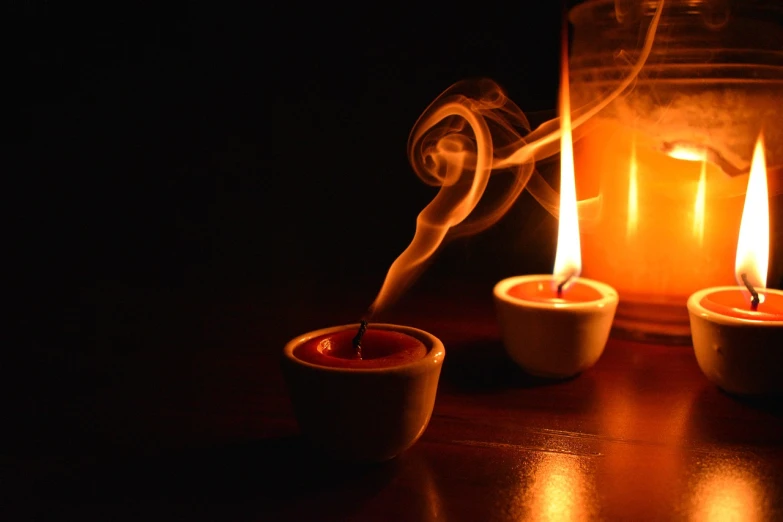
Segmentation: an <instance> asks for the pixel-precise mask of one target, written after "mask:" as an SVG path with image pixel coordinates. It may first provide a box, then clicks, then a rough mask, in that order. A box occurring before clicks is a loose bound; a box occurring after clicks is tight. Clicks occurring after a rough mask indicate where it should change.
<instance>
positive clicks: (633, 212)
mask: <svg viewBox="0 0 783 522" xmlns="http://www.w3.org/2000/svg"><path fill="white" fill-rule="evenodd" d="M638 226H639V165H638V163H637V162H636V138H635V137H634V140H633V142H632V143H631V163H630V165H629V167H628V221H627V223H626V228H625V235H626V238H630V237H631V236H633V235H634V234H635V233H636V229H637V227H638Z"/></svg>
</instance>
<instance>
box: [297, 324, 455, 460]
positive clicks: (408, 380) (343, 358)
mask: <svg viewBox="0 0 783 522" xmlns="http://www.w3.org/2000/svg"><path fill="white" fill-rule="evenodd" d="M445 354H446V352H445V349H444V347H443V343H442V342H441V341H440V340H439V339H438V338H437V337H435V336H434V335H432V334H430V333H428V332H425V331H423V330H419V329H417V328H412V327H409V326H400V325H392V324H383V323H372V324H370V325H367V324H366V323H364V322H362V323H361V324H351V325H343V326H335V327H331V328H324V329H322V330H315V331H312V332H309V333H306V334H304V335H301V336H298V337H296V338H294V339H292V340H291V341H289V342H288V343H287V344H286V346H285V348H284V350H283V372H284V376H285V379H286V383H287V385H288V389H289V392H290V397H291V403H292V406H293V409H294V414H295V415H296V419H297V421H298V423H299V427H300V429H301V432H302V435H303V436H304V437H305V438H306V439H307V440H308V441H309V442H310V444H311V446H312V447H314V448H315V449H316V450H317V451H319V452H321V453H323V454H325V455H327V456H329V457H331V458H334V459H339V460H349V461H365V462H379V461H384V460H388V459H391V458H394V457H395V456H397V455H399V454H400V453H402V452H403V451H405V450H406V449H408V448H409V447H410V446H412V445H413V444H414V443H415V442H416V441H417V440H418V439H419V437H421V435H422V434H423V433H424V430H425V429H426V427H427V425H428V424H429V421H430V417H431V416H432V410H433V407H434V404H435V396H436V392H437V388H438V380H439V378H440V370H441V367H442V366H443V359H444V357H445Z"/></svg>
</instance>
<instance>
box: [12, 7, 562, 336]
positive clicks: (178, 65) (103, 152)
mask: <svg viewBox="0 0 783 522" xmlns="http://www.w3.org/2000/svg"><path fill="white" fill-rule="evenodd" d="M561 13H562V6H561V5H560V3H558V2H553V1H547V2H536V3H534V4H532V5H528V4H527V3H524V4H523V3H517V4H509V5H505V6H491V5H487V6H485V5H481V6H478V5H471V6H466V7H465V8H459V7H457V6H445V5H443V4H440V3H438V4H434V3H425V4H423V5H419V6H417V7H415V8H405V7H398V6H396V5H392V6H386V5H378V6H373V7H372V8H370V7H365V8H362V7H353V6H350V7H349V6H337V5H333V4H315V5H310V4H297V3H282V4H276V5H273V6H266V5H265V6H264V7H261V6H260V4H259V5H256V6H254V7H249V6H246V5H235V4H230V3H217V2H216V3H192V4H190V5H187V6H179V7H171V6H165V7H164V6H159V5H157V4H150V5H144V4H139V5H124V4H117V3H113V2H109V3H104V4H100V5H98V4H95V5H85V4H70V5H64V4H63V5H60V4H59V3H56V2H42V1H39V2H16V3H13V4H11V6H10V13H9V16H7V17H5V20H4V22H5V26H6V29H7V32H6V35H7V36H8V41H9V45H7V46H6V58H7V68H6V74H5V78H6V80H5V84H6V87H10V90H11V95H7V96H8V97H7V98H6V103H7V106H8V108H9V109H10V111H9V112H10V113H11V117H10V119H9V121H8V123H10V126H9V128H10V130H11V136H12V137H11V141H10V142H9V143H8V145H9V150H8V154H7V155H6V161H7V169H6V172H5V173H4V174H5V179H6V183H7V184H6V192H5V195H6V197H7V199H8V202H7V203H8V204H7V207H6V208H7V209H8V210H9V211H10V212H9V217H8V219H7V221H6V224H7V225H8V229H9V230H8V236H7V241H8V243H7V244H8V245H9V247H8V250H7V251H8V252H9V253H10V257H11V258H12V259H13V260H14V261H18V262H17V263H15V264H14V268H13V269H12V270H9V275H10V276H11V277H10V279H11V282H12V284H13V285H14V286H18V287H19V290H20V292H19V293H18V295H17V294H14V301H13V302H14V303H15V305H14V307H13V308H14V316H13V319H14V323H15V324H16V325H17V326H22V328H23V330H26V333H27V341H25V342H28V343H29V342H31V339H32V337H37V336H38V334H41V333H45V332H42V330H45V331H46V332H48V333H53V334H57V333H59V331H60V330H61V329H63V328H65V329H70V330H71V331H75V330H83V329H85V328H83V326H84V324H88V323H89V322H90V321H91V319H86V321H87V323H85V319H84V318H83V316H85V315H87V316H89V315H90V314H91V313H93V312H92V311H90V312H86V313H83V309H84V308H85V306H87V307H88V308H90V309H92V308H96V307H97V308H100V307H101V303H100V302H97V301H95V298H93V297H89V296H88V297H85V295H87V294H89V291H90V289H94V288H96V287H101V286H106V285H109V286H111V285H121V286H124V287H137V286H142V287H149V286H152V287H165V288H174V289H176V288H183V287H186V288H187V287H195V286H198V285H239V286H242V285H244V286H248V285H258V286H259V287H260V288H265V287H267V286H270V285H271V287H275V288H277V287H280V286H281V285H282V286H285V284H287V283H288V282H291V281H294V280H297V281H306V280H326V279H328V280H331V281H334V282H337V283H339V282H341V281H348V280H352V279H355V278H357V277H360V276H361V277H365V278H366V280H367V281H368V282H370V284H371V285H374V286H376V287H379V286H380V282H381V280H382V277H383V275H384V274H385V272H386V270H387V268H388V266H389V264H390V263H391V262H392V261H393V259H394V258H395V257H396V256H397V255H398V254H399V253H400V252H401V251H402V250H403V248H404V247H405V246H406V245H407V243H408V242H409V241H410V239H411V237H412V235H413V230H414V226H415V218H416V215H417V213H418V212H419V211H420V210H421V208H423V206H424V205H425V204H426V203H427V202H428V201H429V200H430V199H431V198H432V197H433V196H434V194H435V191H436V189H434V188H432V187H428V186H426V185H425V184H423V183H422V182H421V181H420V180H419V179H418V178H416V176H415V174H414V173H413V171H412V169H411V168H410V166H409V164H408V159H407V157H406V140H407V137H408V133H409V131H410V130H411V128H412V127H413V125H414V123H415V121H416V119H417V118H418V116H419V115H420V114H421V113H422V112H423V111H424V109H425V108H426V107H427V106H428V105H429V104H430V103H431V102H432V101H433V100H434V99H435V98H436V97H437V96H438V95H439V94H440V93H441V92H442V91H443V90H445V89H446V88H448V87H449V86H451V85H452V84H453V83H455V82H457V81H460V80H463V79H475V78H481V77H486V78H491V79H493V80H495V81H496V82H498V83H499V84H500V85H501V87H503V88H504V89H505V90H506V92H507V93H508V95H509V96H510V97H511V99H512V100H514V101H515V102H516V103H517V104H518V105H519V106H520V107H521V108H522V109H523V110H524V111H526V112H527V111H531V112H533V113H535V112H540V111H545V114H549V115H551V114H552V111H553V109H554V107H555V100H556V92H557V76H558V74H557V56H558V46H559V44H558V42H559V27H560V17H561ZM521 199H523V201H521V202H520V207H521V208H522V210H517V211H516V212H517V213H519V212H522V214H523V215H522V217H521V219H520V215H519V214H517V215H516V216H515V217H514V218H513V219H510V220H509V219H507V220H504V222H503V223H502V224H500V225H498V227H496V229H494V230H491V231H488V232H487V233H486V234H485V235H482V237H476V238H470V239H466V240H462V241H459V242H457V243H456V244H454V245H452V246H450V247H449V248H447V249H446V251H447V252H446V253H444V254H443V255H442V257H443V259H438V260H437V261H436V263H435V264H434V266H433V267H432V269H431V271H437V272H439V273H441V274H451V275H453V276H455V277H457V278H459V277H463V276H464V277H468V276H471V277H479V278H481V277H484V278H486V279H487V280H496V279H497V277H498V276H499V275H502V274H499V273H498V272H497V271H495V272H492V270H491V269H487V267H490V268H492V267H497V266H498V265H497V260H498V259H503V258H505V257H508V256H506V255H505V252H506V251H507V250H508V249H513V248H517V250H518V249H519V248H520V247H519V246H516V247H514V246H513V245H514V244H517V243H518V241H516V240H515V237H516V236H517V233H518V232H519V229H521V228H526V227H527V229H528V230H531V229H532V230H534V231H535V230H537V229H539V228H541V227H545V228H546V227H548V226H551V219H549V218H547V216H546V215H544V214H541V215H534V216H533V217H530V215H529V214H530V213H531V212H536V210H535V209H534V205H531V204H530V202H529V201H527V200H525V199H524V198H521ZM504 227H505V228H504ZM498 231H500V232H498ZM493 234H494V235H493ZM499 236H502V237H499ZM509 238H511V240H512V241H510V242H509V241H507V239H509ZM540 238H543V239H540V244H536V243H533V244H532V245H533V249H534V250H535V249H536V248H538V249H543V251H542V252H543V253H542V254H541V255H536V256H533V257H534V258H537V259H542V260H543V261H542V262H541V263H540V264H541V267H542V269H545V270H548V266H549V265H548V261H547V258H548V257H549V255H550V253H551V252H550V251H551V250H552V249H553V248H554V243H553V241H552V237H551V234H548V233H542V234H541V235H540ZM504 243H505V244H504ZM509 243H511V246H509ZM550 243H551V245H550ZM448 252H451V254H449V253H448ZM518 257H519V256H517V259H516V260H515V261H514V262H519V259H518ZM482 263H484V264H486V263H488V264H487V265H482ZM500 266H501V268H500V271H501V272H502V271H503V270H505V269H507V268H508V267H510V266H511V261H509V262H508V267H506V266H505V265H503V264H502V263H501V265H500ZM514 270H515V271H517V267H514ZM85 301H86V305H85ZM44 317H45V318H46V320H45V321H44V320H42V319H43V318H44ZM43 324H45V325H46V327H45V328H42V325H43ZM31 334H34V335H31ZM50 348H51V345H50V346H49V347H47V348H45V349H44V351H48V350H49V349H50ZM24 350H25V349H22V348H20V351H24Z"/></svg>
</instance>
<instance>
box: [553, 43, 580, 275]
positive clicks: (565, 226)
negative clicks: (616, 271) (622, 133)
mask: <svg viewBox="0 0 783 522" xmlns="http://www.w3.org/2000/svg"><path fill="white" fill-rule="evenodd" d="M567 39H568V32H567V31H565V30H564V31H563V40H564V42H563V51H562V52H563V57H562V60H561V63H560V125H561V129H562V131H561V133H560V221H559V223H558V227H557V254H556V255H555V268H554V271H553V274H554V276H555V279H560V280H566V279H569V278H574V277H577V276H579V274H580V273H581V272H582V254H581V245H580V242H579V215H578V213H577V205H576V180H575V176H574V144H573V137H572V133H571V99H570V94H569V90H568V89H569V86H568V82H569V80H568V40H567ZM566 286H567V285H566Z"/></svg>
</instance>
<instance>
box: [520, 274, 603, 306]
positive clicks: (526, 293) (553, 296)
mask: <svg viewBox="0 0 783 522" xmlns="http://www.w3.org/2000/svg"><path fill="white" fill-rule="evenodd" d="M508 295H509V296H511V297H515V298H517V299H523V300H525V301H535V302H538V303H553V304H558V303H562V304H565V303H588V302H590V301H597V300H599V299H601V298H603V297H604V296H603V295H602V294H601V292H599V291H598V290H596V289H595V288H593V287H592V286H590V285H587V284H584V283H582V282H580V281H579V280H578V279H577V280H575V281H573V282H571V284H570V285H569V286H568V287H567V288H564V289H563V292H562V293H561V295H560V296H558V295H557V284H556V283H554V287H553V279H552V278H551V277H550V278H547V279H544V278H542V279H541V280H540V281H525V282H523V283H519V284H516V285H514V286H512V287H511V288H509V289H508Z"/></svg>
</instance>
